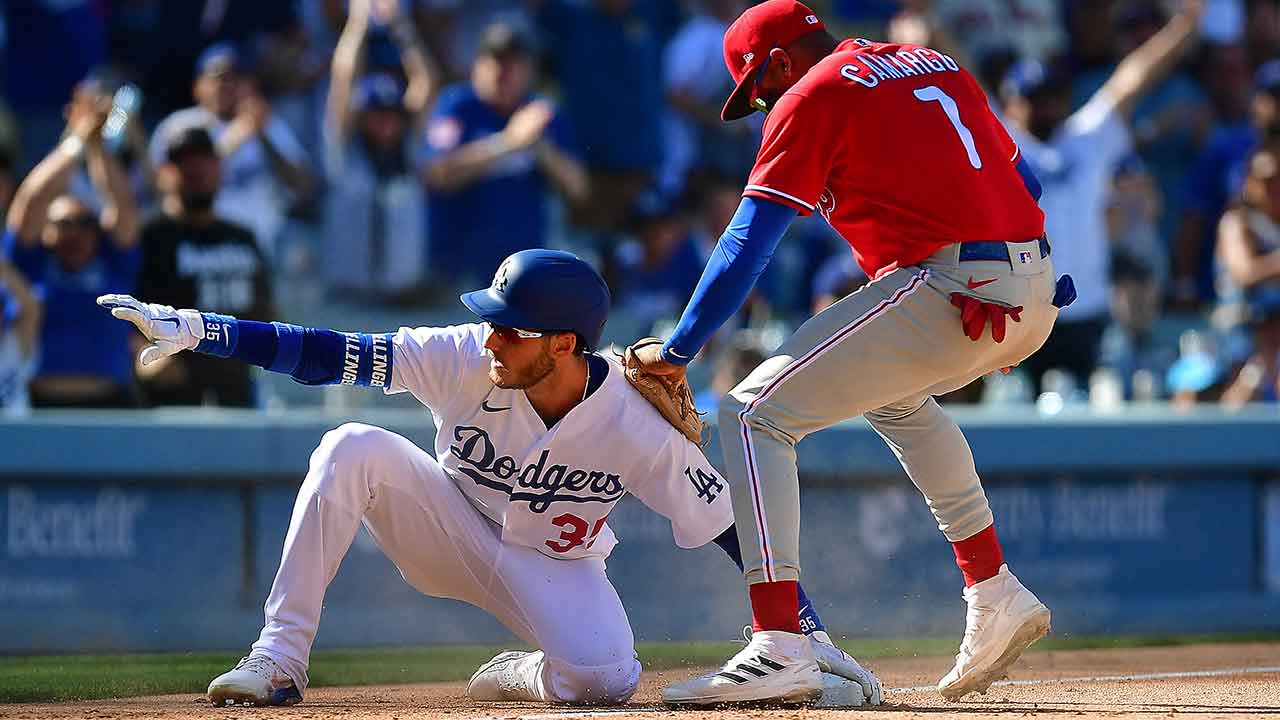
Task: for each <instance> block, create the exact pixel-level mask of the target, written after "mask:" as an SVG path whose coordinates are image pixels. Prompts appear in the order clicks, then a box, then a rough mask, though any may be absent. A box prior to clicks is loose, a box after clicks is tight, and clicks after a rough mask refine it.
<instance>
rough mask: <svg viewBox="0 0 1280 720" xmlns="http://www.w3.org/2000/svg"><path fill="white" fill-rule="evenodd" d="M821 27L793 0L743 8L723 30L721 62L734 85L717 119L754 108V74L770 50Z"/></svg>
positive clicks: (731, 117)
mask: <svg viewBox="0 0 1280 720" xmlns="http://www.w3.org/2000/svg"><path fill="white" fill-rule="evenodd" d="M825 29H826V26H825V25H823V24H822V21H821V20H819V19H818V16H817V15H815V14H814V13H813V11H812V10H810V9H809V8H808V7H807V6H806V5H804V4H802V3H799V2H796V0H765V2H762V3H760V4H759V5H756V6H753V7H750V8H747V10H746V12H744V13H742V14H741V15H739V16H738V19H737V20H734V21H733V24H732V25H730V26H729V29H728V30H726V31H725V33H724V64H725V65H726V66H727V67H728V68H729V74H730V75H732V76H733V82H734V85H736V87H735V88H734V89H733V92H732V93H730V94H729V99H728V100H726V101H725V103H724V108H723V109H722V110H721V111H720V119H721V120H724V121H725V122H729V121H730V120H737V119H738V118H744V117H746V116H748V115H750V114H751V113H753V112H755V111H756V107H755V106H754V104H753V101H754V100H755V97H753V96H754V94H755V82H754V80H755V73H756V71H757V70H759V69H760V66H761V65H763V64H764V61H765V59H766V58H768V57H769V51H770V50H772V49H774V48H781V47H786V46H788V45H790V44H791V43H793V42H795V41H796V40H799V39H800V38H801V37H803V36H805V35H808V34H809V33H811V32H815V31H817V30H825Z"/></svg>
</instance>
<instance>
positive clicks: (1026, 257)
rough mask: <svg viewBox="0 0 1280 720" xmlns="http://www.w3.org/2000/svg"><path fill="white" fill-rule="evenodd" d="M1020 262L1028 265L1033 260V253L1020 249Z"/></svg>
mask: <svg viewBox="0 0 1280 720" xmlns="http://www.w3.org/2000/svg"><path fill="white" fill-rule="evenodd" d="M1018 262H1020V263H1022V264H1023V265H1026V264H1027V263H1029V262H1031V253H1030V252H1028V251H1026V250H1020V251H1019V252H1018Z"/></svg>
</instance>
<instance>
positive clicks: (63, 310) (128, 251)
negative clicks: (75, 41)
mask: <svg viewBox="0 0 1280 720" xmlns="http://www.w3.org/2000/svg"><path fill="white" fill-rule="evenodd" d="M109 107H110V102H109V100H107V99H106V98H104V97H101V96H96V97H95V96H91V95H87V94H83V93H78V94H77V95H76V96H75V98H74V99H73V100H72V103H71V105H70V106H69V107H68V123H67V132H66V135H65V138H64V139H63V141H62V142H61V144H59V145H58V146H57V148H56V149H55V150H54V151H53V152H52V153H50V154H49V156H48V157H46V158H45V159H44V160H42V161H40V163H39V164H38V165H37V166H36V167H35V168H34V169H33V170H32V171H31V173H30V174H29V175H28V176H27V179H26V180H24V181H23V183H22V184H21V185H20V186H19V187H18V190H17V192H16V193H15V195H14V199H13V204H12V205H11V206H10V207H9V212H8V214H7V217H6V220H5V232H4V241H3V243H0V244H2V245H3V246H4V248H5V249H6V252H10V253H12V258H13V264H14V265H16V266H17V268H18V270H19V271H20V272H22V274H23V275H24V276H25V277H26V278H27V279H28V280H29V281H30V282H31V284H32V285H33V286H34V287H35V292H36V294H37V295H38V296H41V297H42V298H43V301H44V311H45V317H44V322H43V325H42V327H41V333H40V346H41V350H40V353H41V356H40V363H39V367H38V369H37V371H36V377H35V378H34V379H33V380H32V382H31V401H32V404H33V405H35V406H36V407H41V406H50V407H58V406H71V407H128V406H131V405H133V404H134V399H133V398H134V394H133V373H132V362H131V358H130V352H129V344H128V338H129V333H128V331H127V329H126V330H125V331H121V330H120V329H118V328H116V327H114V326H115V325H119V323H117V322H114V320H113V319H112V318H111V317H109V316H108V317H105V318H104V317H103V313H102V310H101V308H99V307H98V306H97V305H96V303H95V298H97V296H98V295H101V294H102V293H104V292H131V291H132V290H133V289H134V282H135V280H136V277H137V273H138V251H137V249H136V245H137V237H138V219H137V210H136V207H135V204H134V198H133V193H132V192H131V191H130V189H129V181H128V178H127V176H126V175H125V172H124V169H123V168H122V167H121V166H120V163H119V161H118V160H117V159H116V158H115V157H113V156H112V155H111V154H110V153H108V152H106V151H105V150H104V149H103V148H102V145H101V142H100V140H99V138H100V137H101V132H100V131H101V128H102V124H103V123H104V122H105V121H106V117H107V111H108V109H109ZM86 159H87V161H88V166H89V174H90V177H91V178H92V180H93V183H94V185H95V186H96V187H97V188H98V191H99V193H100V195H101V196H102V198H103V199H104V204H103V208H102V212H101V213H100V214H99V215H98V216H96V217H95V216H94V214H93V212H92V211H91V210H90V209H89V208H88V207H87V206H86V205H85V204H84V203H83V202H81V201H80V200H78V199H76V198H74V197H72V196H70V195H66V194H64V193H65V190H66V187H67V184H68V182H69V180H70V178H71V175H72V174H73V172H74V171H75V170H76V169H77V168H78V167H79V166H80V162H81V160H86ZM90 339H91V342H90V341H89V340H90ZM86 348H88V350H86Z"/></svg>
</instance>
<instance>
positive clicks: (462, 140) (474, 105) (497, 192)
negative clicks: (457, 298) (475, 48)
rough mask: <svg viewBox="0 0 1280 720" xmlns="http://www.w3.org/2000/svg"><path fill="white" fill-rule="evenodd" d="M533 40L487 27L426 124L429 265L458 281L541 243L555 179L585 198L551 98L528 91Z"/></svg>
mask: <svg viewBox="0 0 1280 720" xmlns="http://www.w3.org/2000/svg"><path fill="white" fill-rule="evenodd" d="M536 74H537V69H536V65H535V58H534V52H533V48H532V45H531V44H530V42H529V40H528V39H527V38H526V37H525V36H524V35H523V34H521V33H520V32H519V31H518V30H517V29H516V28H515V27H513V26H511V25H507V24H495V25H492V26H490V27H489V28H488V29H487V30H486V31H485V35H484V38H483V39H482V42H481V46H480V52H479V54H478V55H477V57H476V60H475V63H474V65H473V67H472V71H471V81H470V82H469V83H459V84H457V85H453V86H450V87H446V88H444V89H443V90H442V91H441V92H440V99H439V100H438V101H437V103H436V107H435V111H434V112H433V113H432V116H431V119H430V120H429V121H428V123H427V133H426V135H427V141H426V146H425V149H424V154H423V157H422V164H421V172H422V177H423V180H424V181H425V182H426V185H427V189H428V191H429V192H428V196H429V205H430V212H429V213H428V214H429V225H428V227H429V237H430V238H431V270H432V272H433V273H434V274H435V275H437V277H439V278H441V279H446V278H447V279H448V281H449V282H451V283H454V284H460V285H463V286H469V285H474V284H476V283H477V282H481V283H483V282H485V281H486V279H487V278H488V277H489V276H490V275H491V274H492V273H493V268H495V267H497V266H498V265H499V264H500V263H501V262H502V260H503V258H505V257H506V256H507V255H510V254H511V253H513V252H516V251H518V250H525V249H528V248H534V247H542V246H544V245H545V244H546V224H547V205H548V200H549V193H550V191H551V189H552V188H554V189H556V190H558V191H559V192H560V194H561V195H563V196H564V197H565V199H566V200H567V201H568V202H570V203H580V202H582V201H584V200H585V199H586V197H587V192H588V187H589V186H588V180H587V173H586V170H585V169H584V168H583V166H582V164H581V163H580V162H578V160H577V158H576V157H575V155H574V153H573V151H572V150H571V148H572V147H573V145H572V141H571V140H570V137H569V131H568V127H567V126H566V123H565V120H564V118H563V117H562V116H561V114H560V112H559V110H558V109H557V108H556V107H555V106H554V105H553V104H552V103H551V101H550V100H547V99H544V98H540V97H538V96H536V95H534V94H533V86H534V81H535V78H536Z"/></svg>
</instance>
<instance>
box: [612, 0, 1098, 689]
mask: <svg viewBox="0 0 1280 720" xmlns="http://www.w3.org/2000/svg"><path fill="white" fill-rule="evenodd" d="M724 58H725V63H726V64H727V65H728V67H729V71H730V73H731V74H732V75H733V78H734V81H735V82H736V83H737V87H736V88H735V90H734V91H733V93H732V94H731V95H730V96H729V99H728V101H727V102H726V103H725V106H724V110H723V112H722V117H723V119H724V120H726V121H728V120H734V119H737V118H741V117H745V116H746V115H749V114H750V113H751V112H753V111H754V110H757V109H759V110H764V111H766V112H767V113H768V116H767V117H766V119H765V124H764V131H763V139H762V141H761V144H760V150H759V154H758V155H757V157H756V163H755V167H754V169H753V170H752V172H751V175H750V179H749V180H748V185H747V186H746V190H745V192H744V193H743V194H744V197H743V200H742V203H741V205H740V206H739V208H738V211H737V214H736V215H735V216H734V218H733V220H732V221H731V222H730V225H729V227H728V228H727V229H726V230H725V232H724V235H722V236H721V238H720V241H719V244H718V246H717V248H716V251H715V252H714V253H713V254H712V256H711V259H710V260H709V261H708V263H707V267H706V270H705V271H704V273H703V276H702V279H701V281H700V282H699V285H698V287H697V290H696V291H695V292H694V295H693V298H692V299H691V300H690V302H689V305H688V307H686V308H685V311H684V315H683V317H682V318H681V320H680V322H679V324H678V326H677V327H676V329H675V331H674V332H673V333H672V335H671V337H670V338H669V339H668V340H667V341H666V343H665V344H664V345H662V346H657V345H651V346H648V347H644V348H641V349H640V350H638V351H637V354H638V355H639V358H638V359H639V361H640V363H641V364H642V365H643V366H644V367H645V368H646V370H647V371H648V372H652V373H654V374H656V375H660V376H662V375H671V376H677V377H678V376H679V375H680V374H681V373H683V372H684V365H685V364H687V363H688V362H689V360H690V359H691V358H692V357H693V356H694V355H695V354H697V352H698V350H699V348H700V347H701V346H702V345H703V343H704V342H705V341H706V340H707V338H709V337H710V336H711V334H712V332H714V331H715V330H716V329H717V328H718V327H719V326H720V325H721V324H722V323H723V322H724V321H725V320H726V319H727V318H728V317H729V316H730V315H731V314H732V313H733V312H734V311H736V310H737V308H738V306H739V305H740V304H741V302H742V300H743V299H744V298H745V297H746V295H747V293H748V292H749V290H750V288H751V287H752V285H753V284H754V282H755V279H756V278H757V277H758V276H759V274H760V273H761V271H763V269H764V267H765V265H766V264H767V263H768V260H769V257H770V256H771V254H772V253H773V250H774V248H775V247H776V246H777V243H778V240H779V238H780V237H781V236H782V233H783V231H784V230H785V229H786V227H787V225H788V223H790V221H791V219H792V218H794V217H795V216H796V215H797V214H803V215H808V214H810V213H812V212H815V211H816V212H818V213H820V214H821V215H822V216H823V217H824V218H826V220H827V221H828V222H829V223H831V225H832V226H833V227H834V228H835V229H836V230H837V231H838V232H839V233H840V234H841V235H842V236H843V237H844V238H845V239H846V240H847V241H848V242H849V244H850V245H851V246H852V248H853V253H854V256H855V258H856V259H857V260H858V263H859V264H860V265H861V266H862V268H863V269H864V270H865V271H866V272H867V275H868V276H870V277H872V278H873V279H874V280H873V282H871V283H870V284H869V285H867V286H866V287H865V288H863V289H861V290H859V291H858V292H856V293H854V294H852V295H850V296H848V297H846V298H844V299H843V300H841V301H840V302H838V303H836V304H835V305H832V306H831V307H829V308H827V309H826V310H824V311H823V312H821V313H819V314H818V315H816V316H814V317H813V318H811V319H810V320H809V321H808V322H806V323H805V324H804V325H803V326H801V327H800V329H799V330H798V331H797V332H796V333H795V335H793V336H792V337H791V338H790V339H789V340H788V341H787V342H785V343H784V344H783V345H782V346H781V347H780V348H779V349H778V350H777V352H776V353H775V354H774V355H773V357H770V358H768V359H767V360H765V362H764V363H762V364H761V365H760V366H759V367H757V368H756V369H755V370H754V371H753V372H751V373H750V374H749V375H748V376H747V378H746V379H744V380H743V381H742V382H741V383H740V384H739V385H738V386H737V387H735V388H734V389H733V390H732V391H731V392H730V394H729V397H728V398H727V399H726V401H725V402H724V404H722V405H721V406H720V413H719V423H720V437H721V438H722V445H723V447H724V451H725V466H726V475H727V477H728V479H729V482H730V485H731V487H732V489H733V496H732V497H733V506H734V517H735V518H736V519H737V530H738V536H739V539H740V543H741V547H742V551H743V555H744V560H745V563H746V579H747V582H748V584H749V589H750V597H751V607H752V616H753V625H754V627H755V629H756V632H755V634H754V636H753V638H752V640H751V643H750V644H749V645H748V646H747V647H746V648H744V649H743V650H742V652H740V653H738V654H737V655H736V656H735V657H734V658H733V659H732V660H730V661H729V663H728V665H727V666H726V669H728V668H729V667H741V666H752V667H755V668H757V669H758V670H760V672H758V673H753V674H751V675H745V674H738V675H737V676H734V677H729V676H728V675H727V674H726V672H720V673H717V674H713V675H707V676H705V677H702V678H697V679H695V680H692V681H690V682H687V683H682V684H679V685H675V686H672V687H669V688H668V689H667V691H666V693H665V697H666V699H667V701H668V702H671V703H691V704H707V703H722V702H735V701H762V700H803V699H805V698H808V697H811V696H813V695H815V694H817V693H818V692H819V691H820V688H821V683H820V676H819V672H818V665H817V663H816V662H815V659H814V657H813V655H812V650H811V648H810V644H809V643H808V642H807V641H806V640H805V639H804V636H803V635H802V634H800V628H799V627H798V626H797V624H796V605H797V592H796V583H797V580H798V579H799V577H800V562H799V559H800V553H799V526H800V504H799V487H798V479H797V475H796V455H795V452H796V451H795V445H796V443H797V442H799V441H800V440H801V439H802V438H803V437H804V436H805V435H807V434H809V433H811V432H814V431H816V430H820V429H822V428H824V427H827V426H829V425H832V424H834V423H836V422H839V421H840V420H844V419H846V418H849V417H853V416H857V415H863V416H865V417H866V418H867V420H868V421H870V423H871V425H872V427H874V428H875V430H876V431H877V432H878V433H879V434H880V435H881V437H883V438H884V439H885V441H886V442H887V443H888V444H889V447H890V448H891V449H892V450H893V452H894V453H895V454H896V455H897V456H898V458H899V460H901V462H902V466H903V468H904V469H905V470H906V472H907V475H909V476H910V478H911V480H912V481H913V482H914V483H915V484H916V486H917V487H918V488H919V489H920V492H921V493H922V494H923V495H924V498H925V501H926V502H927V503H928V504H929V508H930V509H931V510H932V511H933V514H934V517H935V518H936V519H937V522H938V527H939V528H940V529H941V530H942V532H943V534H944V535H945V536H946V537H947V539H948V540H950V541H951V543H952V544H953V546H954V548H955V555H956V561H957V564H958V565H959V567H960V570H961V571H962V573H963V575H964V579H965V585H966V588H965V590H964V598H965V600H966V602H967V603H968V606H969V611H968V616H967V619H966V629H965V634H964V639H963V641H962V642H961V645H960V652H959V654H958V655H957V656H956V664H955V667H954V668H953V669H952V670H951V672H949V673H947V675H946V676H945V677H944V678H942V680H941V681H940V682H939V683H938V687H939V689H940V690H941V692H942V694H943V696H945V697H947V698H949V699H955V698H959V697H960V696H962V695H964V694H966V693H968V692H971V691H974V690H978V691H983V690H986V689H987V688H988V687H989V686H990V685H991V683H992V682H993V681H995V680H996V679H998V678H999V677H1001V676H1002V675H1004V674H1005V671H1006V669H1007V668H1008V667H1009V665H1010V664H1012V663H1013V662H1014V661H1015V660H1016V659H1017V658H1018V656H1019V655H1020V654H1021V653H1022V651H1023V650H1024V649H1025V648H1026V647H1027V646H1029V645H1030V644H1031V643H1033V642H1034V641H1036V640H1037V639H1039V638H1040V637H1042V636H1043V635H1044V634H1045V633H1047V632H1048V630H1049V610H1048V609H1047V608H1046V607H1045V606H1044V605H1043V604H1041V602H1040V601H1039V600H1037V599H1036V597H1035V596H1034V595H1033V594H1031V592H1030V591H1028V590H1027V589H1026V588H1025V587H1023V586H1022V585H1021V584H1020V583H1019V582H1018V580H1017V578H1015V577H1014V576H1013V575H1012V574H1011V573H1010V572H1009V570H1008V568H1007V566H1006V565H1005V564H1004V560H1003V556H1002V553H1001V549H1000V544H999V542H998V540H997V539H996V533H995V528H994V526H993V519H992V515H991V509H990V507H989V506H988V504H987V499H986V496H985V495H984V494H983V491H982V485H981V483H980V482H979V480H978V475H977V472H976V471H975V469H974V462H973V456H972V454H971V453H970V451H969V447H968V445H967V443H966V442H965V439H964V437H963V436H962V435H961V433H960V429H959V428H958V427H957V426H956V424H955V423H954V422H953V421H951V420H950V419H949V418H948V417H947V416H946V415H945V414H944V413H943V412H942V410H941V409H940V408H939V406H938V404H937V402H935V401H934V399H933V396H934V395H938V394H942V393H946V392H949V391H951V390H954V389H956V388H960V387H963V386H965V385H967V384H969V383H970V382H972V381H973V380H974V379H975V378H978V377H980V376H982V375H984V374H986V373H989V372H992V371H994V370H996V369H1000V368H1006V367H1007V366H1010V365H1015V364H1017V363H1019V362H1021V361H1022V360H1023V359H1025V358H1026V357H1027V356H1029V355H1030V354H1031V353H1033V352H1035V350H1036V349H1037V348H1039V347H1040V345H1041V344H1042V343H1043V342H1044V341H1045V338H1046V337H1047V336H1048V334H1049V331H1050V329H1051V328H1052V327H1053V323H1054V319H1055V318H1056V317H1057V313H1058V308H1059V307H1062V306H1064V305H1066V304H1068V303H1069V302H1070V300H1071V299H1072V297H1073V295H1074V289H1073V287H1072V286H1071V281H1070V278H1069V277H1064V278H1063V279H1062V281H1060V282H1058V283H1055V280H1054V272H1053V266H1052V264H1051V262H1050V260H1049V251H1050V248H1049V243H1048V241H1047V240H1046V238H1045V237H1044V235H1043V233H1044V215H1043V213H1042V212H1041V211H1040V208H1039V207H1038V206H1037V204H1036V200H1037V197H1038V195H1039V184H1038V182H1037V181H1036V180H1035V177H1034V175H1033V174H1032V173H1031V171H1030V170H1029V169H1028V168H1027V166H1026V164H1025V163H1024V162H1022V161H1021V158H1020V157H1019V153H1018V148H1017V146H1016V145H1015V144H1014V142H1013V141H1012V140H1011V139H1010V138H1009V134H1008V133H1007V132H1005V129H1004V127H1003V126H1002V125H1001V124H1000V122H999V121H998V120H997V119H996V117H995V116H994V115H993V114H992V112H991V110H990V109H989V107H988V105H987V99H986V96H985V95H984V94H983V92H982V91H981V90H980V89H979V87H978V85H977V83H976V82H975V81H974V79H973V78H972V77H970V75H969V74H968V73H967V72H966V71H965V70H964V69H963V68H961V67H960V66H959V65H958V64H957V63H956V62H955V60H953V59H952V58H951V57H949V56H947V55H944V54H942V53H939V52H937V51H935V50H931V49H929V48H926V47H920V46H916V45H905V44H886V43H876V42H871V41H868V40H862V39H855V40H845V41H843V42H837V41H836V40H835V38H833V37H832V36H831V35H830V34H828V33H827V31H826V30H825V28H824V26H823V24H822V22H821V21H820V20H819V19H818V17H817V16H816V15H814V14H813V12H812V11H811V10H810V9H809V8H807V7H805V6H804V5H802V4H801V3H799V2H796V0H767V1H766V2H763V3H761V4H759V5H756V6H754V7H752V8H750V9H748V10H747V11H746V12H744V13H743V14H742V15H741V16H740V17H739V18H738V19H737V20H735V21H734V23H733V24H732V25H731V26H730V27H729V29H728V30H727V31H726V32H725V36H724ZM1061 240H1063V241H1066V242H1069V241H1070V238H1062V239H1061ZM988 324H989V328H990V329H989V330H988ZM775 668H777V669H775Z"/></svg>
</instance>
